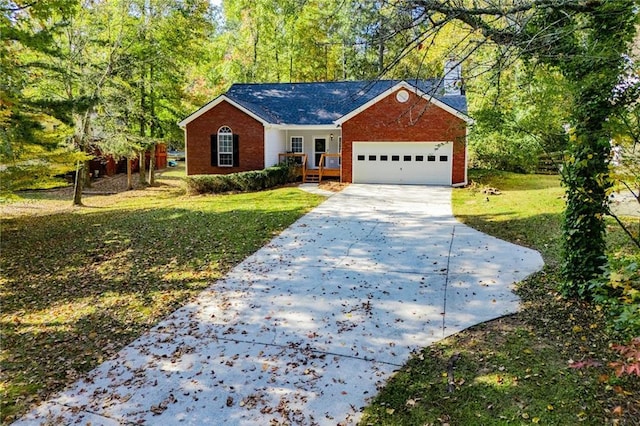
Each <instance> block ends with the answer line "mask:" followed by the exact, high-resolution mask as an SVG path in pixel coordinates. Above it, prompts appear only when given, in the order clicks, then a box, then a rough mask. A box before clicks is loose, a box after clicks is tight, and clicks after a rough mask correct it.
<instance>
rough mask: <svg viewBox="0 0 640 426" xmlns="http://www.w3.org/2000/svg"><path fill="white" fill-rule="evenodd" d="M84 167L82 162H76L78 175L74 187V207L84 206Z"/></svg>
mask: <svg viewBox="0 0 640 426" xmlns="http://www.w3.org/2000/svg"><path fill="white" fill-rule="evenodd" d="M83 168H84V167H83V165H82V162H81V161H78V162H76V175H75V179H74V186H73V205H74V206H81V205H82V187H83V183H84V179H83V178H82V171H83Z"/></svg>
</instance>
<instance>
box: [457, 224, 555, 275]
mask: <svg viewBox="0 0 640 426" xmlns="http://www.w3.org/2000/svg"><path fill="white" fill-rule="evenodd" d="M513 215H515V213H509V212H502V213H492V214H485V215H456V219H458V220H459V221H460V222H462V223H464V224H465V225H468V226H470V227H472V228H474V229H476V230H478V231H481V232H484V233H486V234H489V235H493V236H494V237H496V238H500V239H502V240H505V241H509V242H511V243H514V244H518V245H521V246H525V247H528V248H531V249H534V250H537V251H539V252H540V253H541V254H542V257H543V259H544V261H545V263H547V264H553V265H555V264H557V263H558V262H559V261H560V253H561V244H562V235H561V227H562V214H537V215H532V216H529V217H526V218H521V217H519V218H509V216H513Z"/></svg>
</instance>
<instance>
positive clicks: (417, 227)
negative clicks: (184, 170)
mask: <svg viewBox="0 0 640 426" xmlns="http://www.w3.org/2000/svg"><path fill="white" fill-rule="evenodd" d="M450 191H451V190H450V189H447V188H429V187H397V186H373V185H368V186H359V185H351V186H349V187H348V188H346V189H345V190H344V191H343V192H341V193H339V194H337V195H334V196H333V197H331V198H330V199H329V200H328V201H326V202H325V203H323V204H322V205H321V206H319V207H318V208H316V209H314V210H313V211H312V212H311V213H309V214H308V215H306V216H304V217H303V218H302V219H300V220H299V221H297V222H296V223H295V224H294V225H292V226H291V227H290V228H288V229H287V230H286V231H285V232H283V233H282V234H281V235H280V236H278V237H277V238H275V239H274V240H272V241H271V242H269V243H268V244H267V245H266V246H265V247H263V248H262V249H261V250H259V251H258V252H256V253H255V254H254V255H252V256H250V257H248V258H247V259H246V260H245V261H244V262H242V263H241V264H239V265H238V266H237V267H236V268H234V269H233V270H232V271H231V272H230V273H229V274H227V275H226V276H225V277H224V278H223V279H221V280H219V281H218V282H216V283H215V284H214V285H212V286H210V287H209V288H208V289H207V290H205V291H204V292H203V293H201V295H200V296H199V297H198V298H197V299H196V300H195V301H194V302H193V303H191V304H188V305H186V306H185V307H183V308H181V309H179V310H178V311H176V312H174V313H173V314H172V315H170V316H169V317H167V318H166V319H165V320H164V321H162V322H160V323H159V324H158V325H157V326H156V327H154V328H153V329H152V330H151V331H150V332H149V333H146V334H145V335H143V336H142V337H141V338H139V339H138V340H136V341H135V342H134V343H133V344H131V345H130V346H128V347H126V348H125V349H123V350H122V351H121V352H120V353H119V354H118V355H117V356H116V357H115V358H113V359H111V360H109V361H107V362H105V363H103V364H102V365H101V366H100V367H98V368H97V369H96V370H94V371H92V372H91V373H90V374H89V375H88V376H87V377H85V378H83V379H82V380H80V381H78V382H77V383H76V384H75V385H73V386H72V387H70V388H69V389H67V390H66V391H64V392H62V393H61V394H59V395H58V396H56V397H55V398H53V399H52V400H50V401H48V402H47V403H45V404H43V405H41V406H39V407H38V408H36V409H34V410H33V411H31V412H30V413H28V415H27V416H26V417H25V418H23V419H22V421H21V422H18V424H37V423H38V422H39V421H41V420H43V419H51V420H53V421H55V422H59V423H72V422H75V421H83V422H87V421H89V422H91V423H92V424H120V423H131V424H138V423H146V424H153V423H155V424H157V423H164V424H175V423H179V422H180V423H182V424H261V425H262V424H270V423H272V424H273V423H276V424H326V425H335V424H339V423H354V422H356V421H357V420H358V419H359V418H360V416H361V410H362V408H363V407H364V406H365V405H366V403H367V402H368V401H369V400H370V398H372V397H373V396H375V394H376V393H377V391H378V389H379V388H380V387H381V386H382V385H383V384H384V383H385V382H386V381H387V380H388V379H389V377H390V376H391V375H392V374H393V372H394V371H395V370H397V369H398V368H399V367H400V366H401V365H402V364H404V363H405V362H406V361H407V359H408V358H409V356H410V354H411V353H412V351H417V350H419V349H420V348H421V347H423V346H426V345H429V344H431V343H433V342H436V341H438V340H440V339H442V338H443V337H445V336H448V335H450V334H453V333H456V332H458V331H460V330H461V329H464V328H466V327H469V326H471V325H473V324H477V323H478V322H482V321H486V320H489V319H492V318H496V317H499V316H501V315H504V314H506V313H511V312H514V311H516V310H518V306H519V305H518V298H517V297H516V296H515V295H514V294H513V293H512V292H511V289H512V285H513V283H514V282H515V281H519V280H521V279H523V278H524V277H526V276H527V275H529V274H531V273H533V272H535V271H537V270H539V269H540V268H541V267H542V258H541V257H540V255H539V254H538V253H537V252H535V251H533V250H530V249H526V248H523V247H519V246H516V245H513V244H510V243H506V242H504V241H500V240H498V239H495V238H493V237H489V236H487V235H484V234H482V233H480V232H477V231H475V230H472V229H470V228H468V227H466V226H465V225H462V224H460V223H458V222H456V221H455V220H454V219H453V217H452V214H451V205H450Z"/></svg>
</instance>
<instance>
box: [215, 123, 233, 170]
mask: <svg viewBox="0 0 640 426" xmlns="http://www.w3.org/2000/svg"><path fill="white" fill-rule="evenodd" d="M225 129H228V130H229V131H228V132H223V130H225ZM220 135H229V136H230V137H231V151H222V149H221V144H220V142H221V140H220ZM229 154H230V155H231V164H222V155H229ZM218 167H233V130H231V127H229V126H222V127H220V128H219V129H218Z"/></svg>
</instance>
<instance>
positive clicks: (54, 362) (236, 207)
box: [0, 172, 322, 423]
mask: <svg viewBox="0 0 640 426" xmlns="http://www.w3.org/2000/svg"><path fill="white" fill-rule="evenodd" d="M177 173H178V174H179V172H177ZM175 177H176V172H168V173H166V175H165V176H164V179H163V177H161V178H160V181H159V183H160V184H159V186H157V187H154V188H147V189H145V190H142V189H141V190H136V191H129V192H121V193H118V194H114V195H106V196H105V195H101V196H98V195H96V196H87V197H85V200H84V202H85V204H86V206H85V207H82V208H70V207H68V206H69V204H70V198H66V194H65V193H64V191H63V193H62V194H61V193H60V191H58V192H41V193H37V194H35V195H33V194H28V195H25V197H28V198H27V199H23V200H21V201H18V202H17V204H15V203H14V206H15V207H16V208H13V209H12V208H11V206H10V205H9V206H8V205H4V206H3V219H2V221H1V223H0V225H1V230H2V238H1V250H2V257H1V259H0V270H1V271H2V275H1V277H0V305H1V306H2V310H1V313H0V327H1V332H2V336H1V342H2V343H1V351H0V367H1V370H2V371H1V375H2V376H1V380H0V399H1V400H2V406H1V408H2V413H1V417H0V418H1V419H2V422H3V423H6V422H9V421H11V420H12V419H13V418H14V417H15V416H17V415H19V414H21V413H23V412H24V411H25V410H26V409H27V408H28V406H29V405H30V404H32V403H35V402H37V401H40V400H42V399H43V398H46V397H47V396H48V395H50V394H51V393H52V392H54V391H57V390H60V389H61V388H62V387H64V386H65V385H66V384H68V383H71V382H73V381H75V380H76V379H77V378H78V377H79V375H80V374H82V373H84V372H87V371H89V370H90V369H92V368H93V367H95V366H96V365H97V364H99V363H100V362H101V361H103V360H104V359H106V358H108V357H109V356H111V355H113V354H114V353H115V352H117V351H118V350H119V349H120V348H122V347H123V346H125V345H126V344H128V343H129V342H131V341H132V340H134V339H135V338H136V337H138V336H139V335H141V334H142V333H143V332H144V331H145V330H147V329H149V328H150V327H151V326H152V325H153V324H155V323H156V322H158V321H159V320H160V319H161V318H162V317H163V316H165V315H167V314H168V313H170V312H172V311H173V310H175V309H176V308H177V307H179V306H181V305H183V304H184V303H185V302H186V301H187V300H189V299H190V298H192V297H194V296H195V295H196V294H197V293H198V292H200V291H201V290H202V289H204V288H205V287H207V286H209V285H210V284H211V283H212V282H214V281H215V280H216V279H217V278H219V277H220V276H221V275H223V274H224V273H225V272H226V271H228V270H229V269H230V268H231V267H233V266H234V265H235V264H237V263H238V262H239V261H241V260H242V259H244V258H245V257H246V256H248V255H249V254H251V253H253V252H254V251H255V250H257V249H258V248H259V247H261V246H262V245H263V244H264V243H265V242H266V241H268V240H269V239H271V238H272V237H273V235H274V234H277V233H279V232H280V231H281V230H283V229H284V228H286V227H287V226H289V225H290V224H291V223H292V222H294V221H295V220H296V219H297V218H299V217H300V216H301V215H302V214H304V213H305V212H307V211H308V210H309V209H311V208H312V207H314V206H315V205H317V204H318V203H319V202H320V201H321V200H322V198H321V197H318V196H315V195H311V194H308V193H305V192H302V191H299V190H297V189H295V188H280V189H276V190H271V191H265V192H257V193H249V194H236V195H224V196H199V197H186V196H184V195H183V193H184V190H183V188H182V187H181V186H180V185H179V184H178V183H177V182H178V181H177V180H176V179H175ZM136 178H137V177H136ZM93 191H96V189H94V190H93Z"/></svg>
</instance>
